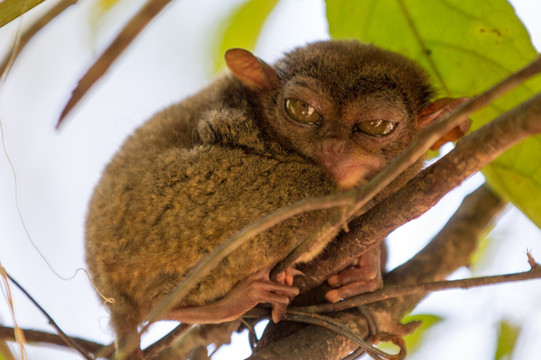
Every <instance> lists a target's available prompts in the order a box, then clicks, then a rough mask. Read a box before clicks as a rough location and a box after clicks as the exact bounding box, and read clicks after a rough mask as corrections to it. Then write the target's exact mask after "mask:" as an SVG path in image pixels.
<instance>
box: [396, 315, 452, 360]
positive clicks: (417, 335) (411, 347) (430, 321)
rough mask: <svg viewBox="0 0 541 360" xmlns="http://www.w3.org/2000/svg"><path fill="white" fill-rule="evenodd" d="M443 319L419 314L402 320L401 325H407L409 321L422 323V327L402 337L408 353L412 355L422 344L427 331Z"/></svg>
mask: <svg viewBox="0 0 541 360" xmlns="http://www.w3.org/2000/svg"><path fill="white" fill-rule="evenodd" d="M442 320H443V318H441V317H439V316H437V315H431V314H419V315H408V316H406V317H405V318H404V319H402V322H403V323H408V322H411V321H422V322H423V323H422V325H421V326H420V327H419V328H418V329H417V330H415V331H414V332H413V333H411V334H409V335H406V336H404V341H405V342H406V347H407V349H408V353H410V354H411V353H413V352H414V351H416V350H417V349H419V347H420V346H421V344H422V343H423V340H424V338H425V335H426V332H427V330H429V329H430V328H432V327H433V326H434V325H436V324H439V323H440V322H441V321H442Z"/></svg>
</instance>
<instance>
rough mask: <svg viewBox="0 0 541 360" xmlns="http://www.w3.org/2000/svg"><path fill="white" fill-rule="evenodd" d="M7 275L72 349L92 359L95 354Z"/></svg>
mask: <svg viewBox="0 0 541 360" xmlns="http://www.w3.org/2000/svg"><path fill="white" fill-rule="evenodd" d="M6 275H7V276H8V278H9V280H10V281H11V282H12V283H13V284H14V285H15V286H17V287H18V288H19V290H21V292H22V293H23V294H24V295H25V296H26V297H27V298H28V299H29V300H30V301H31V302H32V303H33V304H34V305H35V306H36V307H37V308H38V309H39V311H40V312H41V313H42V314H43V315H44V316H45V317H46V318H47V320H48V321H49V324H51V326H52V327H54V328H55V330H56V332H57V333H58V336H59V337H60V338H61V339H62V340H63V341H64V342H65V343H66V344H67V345H68V346H69V347H70V348H72V349H74V350H75V351H77V352H78V353H79V354H81V355H82V356H83V357H84V358H85V359H88V360H92V359H93V356H92V355H91V354H90V353H89V352H88V351H87V350H86V349H84V348H83V347H81V346H80V345H79V344H77V343H76V342H74V341H73V340H72V339H71V338H70V337H69V336H68V335H66V333H65V332H64V331H62V329H61V328H60V326H58V325H57V323H56V322H55V321H54V319H53V318H52V317H51V316H50V315H49V314H48V313H47V311H45V309H43V308H42V307H41V305H40V304H39V303H38V302H37V301H36V300H35V299H34V298H33V297H32V295H30V294H29V293H28V291H26V290H25V288H24V287H22V286H21V285H20V284H19V283H18V282H17V281H15V279H13V277H12V276H11V275H9V274H8V273H7V272H6Z"/></svg>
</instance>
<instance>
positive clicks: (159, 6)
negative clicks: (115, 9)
mask: <svg viewBox="0 0 541 360" xmlns="http://www.w3.org/2000/svg"><path fill="white" fill-rule="evenodd" d="M170 2H171V0H148V1H147V2H146V4H145V5H144V6H143V7H142V8H141V10H139V12H138V13H137V14H135V16H133V17H132V18H131V19H130V21H129V22H128V23H127V24H126V26H124V28H123V29H122V31H121V32H120V33H119V34H118V35H117V37H116V38H115V39H114V40H113V42H112V43H111V44H110V45H109V46H108V47H107V49H106V50H105V51H104V52H103V53H102V54H101V55H100V57H99V58H98V60H96V61H95V62H94V64H93V65H92V66H91V67H90V69H88V71H87V72H86V73H85V74H84V75H83V77H82V78H81V79H80V80H79V82H78V83H77V86H76V88H75V89H74V90H73V91H72V93H71V97H70V99H69V101H68V103H67V104H66V106H65V107H64V110H62V113H61V115H60V118H59V119H58V123H57V124H56V128H57V129H58V128H59V126H60V124H61V123H62V120H63V119H64V118H65V117H66V115H68V113H69V112H70V111H71V110H72V109H73V108H74V107H75V105H77V103H79V100H81V98H82V97H83V96H84V95H85V94H86V93H87V92H88V90H90V88H91V87H92V86H93V85H94V84H95V83H96V81H98V80H99V79H100V78H101V77H102V76H103V74H105V72H106V71H107V70H108V69H109V67H110V66H111V65H112V64H113V62H115V60H116V59H117V58H118V57H119V56H120V54H122V53H123V52H124V50H126V48H127V47H128V46H129V45H130V44H131V43H132V41H133V40H134V39H135V38H136V37H137V35H139V33H141V31H143V29H144V28H145V27H146V26H147V25H148V24H149V23H150V21H151V20H152V19H153V18H154V17H156V15H158V14H159V13H160V12H161V11H162V10H163V8H165V6H166V5H168V4H169V3H170Z"/></svg>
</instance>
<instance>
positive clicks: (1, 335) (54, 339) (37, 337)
mask: <svg viewBox="0 0 541 360" xmlns="http://www.w3.org/2000/svg"><path fill="white" fill-rule="evenodd" d="M22 331H23V333H24V337H25V338H26V340H27V341H28V342H29V343H45V344H52V345H58V346H62V347H68V348H71V347H70V346H68V345H67V344H66V342H65V341H64V339H63V338H62V337H60V336H59V335H58V334H52V333H49V332H45V331H38V330H29V329H23V330H22ZM70 338H71V339H72V340H73V341H74V342H76V343H77V344H78V345H79V346H80V347H82V348H84V349H85V350H86V351H87V352H89V353H92V354H96V353H98V352H99V351H102V350H103V349H104V348H106V347H107V346H105V345H103V344H99V343H97V342H94V341H90V340H86V339H81V338H78V337H73V336H70ZM0 339H5V340H8V341H15V333H14V330H13V328H12V327H7V326H0Z"/></svg>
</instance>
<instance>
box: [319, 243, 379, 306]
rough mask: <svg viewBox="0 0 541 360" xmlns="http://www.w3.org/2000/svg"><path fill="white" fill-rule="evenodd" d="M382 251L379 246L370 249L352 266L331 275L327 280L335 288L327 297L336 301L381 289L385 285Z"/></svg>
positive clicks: (331, 300)
mask: <svg viewBox="0 0 541 360" xmlns="http://www.w3.org/2000/svg"><path fill="white" fill-rule="evenodd" d="M380 251H381V250H380V247H379V246H376V247H375V248H373V249H370V250H368V251H367V252H365V253H364V254H362V255H361V256H360V257H359V259H358V261H356V262H355V263H353V264H352V266H350V267H348V268H346V269H344V270H342V271H341V272H339V273H338V274H336V275H333V276H331V277H330V278H329V279H328V280H327V282H328V283H329V285H330V286H332V287H334V288H335V289H333V290H330V291H328V292H327V294H325V298H326V299H327V300H328V301H330V302H333V303H334V302H337V301H339V300H342V299H347V298H349V297H352V296H355V295H359V294H363V293H366V292H371V291H374V290H377V289H380V288H381V287H382V286H383V280H382V277H381V265H380V258H381V256H380Z"/></svg>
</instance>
